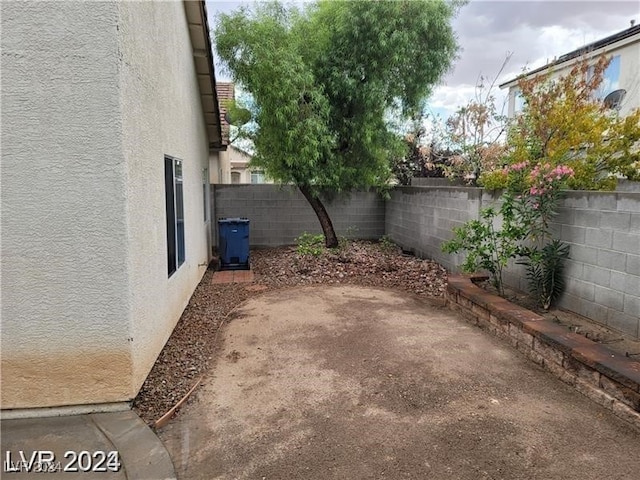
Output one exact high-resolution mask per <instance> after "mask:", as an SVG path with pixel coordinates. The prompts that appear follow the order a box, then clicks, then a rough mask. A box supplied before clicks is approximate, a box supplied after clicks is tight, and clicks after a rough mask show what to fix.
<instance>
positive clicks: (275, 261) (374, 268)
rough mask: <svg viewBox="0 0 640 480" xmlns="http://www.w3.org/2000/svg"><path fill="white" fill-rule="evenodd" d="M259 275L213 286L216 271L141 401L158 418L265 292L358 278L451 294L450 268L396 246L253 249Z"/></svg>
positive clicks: (138, 406) (137, 404) (138, 408)
mask: <svg viewBox="0 0 640 480" xmlns="http://www.w3.org/2000/svg"><path fill="white" fill-rule="evenodd" d="M251 268H252V270H253V272H254V274H255V281H254V282H253V283H252V284H251V283H247V284H243V283H240V284H238V283H235V284H213V283H212V277H213V274H214V273H215V272H214V270H212V269H210V270H208V271H207V272H206V273H205V275H204V277H203V279H202V281H201V282H200V285H198V287H197V288H196V291H195V292H194V294H193V296H192V297H191V300H190V301H189V305H188V306H187V308H186V309H185V311H184V313H183V314H182V317H181V318H180V321H179V322H178V324H177V325H176V328H175V329H174V331H173V333H172V335H171V337H170V338H169V340H168V341H167V343H166V345H165V347H164V348H163V350H162V352H161V353H160V356H159V357H158V359H157V360H156V363H155V364H154V366H153V368H152V369H151V372H150V373H149V376H148V377H147V379H146V381H145V382H144V384H143V385H142V388H141V390H140V392H139V393H138V396H137V397H136V398H135V400H134V403H133V409H134V410H135V412H136V413H137V414H138V415H139V416H140V417H141V418H142V419H143V420H145V421H146V422H147V423H149V424H152V423H153V422H154V421H155V420H157V419H158V418H160V417H161V416H162V415H163V414H164V413H165V412H167V411H168V410H169V409H170V408H171V407H173V406H174V405H175V404H176V403H177V402H178V401H179V400H180V399H181V398H182V397H183V396H184V395H185V394H186V393H187V392H188V391H189V389H190V388H191V387H192V386H193V385H194V383H195V382H196V381H197V379H198V378H200V377H201V376H202V375H203V374H204V373H206V371H207V370H208V368H209V366H210V365H211V364H212V361H213V359H214V357H215V355H216V340H217V333H218V331H219V329H220V327H221V326H222V324H223V323H224V322H225V321H227V320H230V319H231V314H232V312H233V310H234V308H235V307H237V306H238V305H240V304H241V303H242V302H244V301H245V300H247V299H249V298H251V297H253V296H256V295H260V294H262V293H264V292H268V291H272V290H276V289H280V288H286V287H294V286H301V285H313V284H354V285H362V286H371V287H386V288H396V289H401V290H405V291H407V292H410V293H412V294H416V295H419V296H424V297H443V296H444V292H445V290H446V284H447V272H446V270H445V269H444V268H443V267H442V266H440V265H439V264H437V263H435V262H433V261H430V260H422V259H419V258H415V257H413V256H410V255H405V254H403V253H402V251H401V250H400V249H399V248H396V247H393V246H389V245H388V244H384V243H382V244H378V243H374V242H364V241H347V242H344V243H343V245H342V247H341V248H340V249H337V250H335V251H330V250H327V251H325V252H324V253H322V254H321V255H320V256H317V257H314V256H311V255H305V256H302V255H299V254H298V253H297V252H296V248H295V247H281V248H273V249H261V250H254V251H252V252H251Z"/></svg>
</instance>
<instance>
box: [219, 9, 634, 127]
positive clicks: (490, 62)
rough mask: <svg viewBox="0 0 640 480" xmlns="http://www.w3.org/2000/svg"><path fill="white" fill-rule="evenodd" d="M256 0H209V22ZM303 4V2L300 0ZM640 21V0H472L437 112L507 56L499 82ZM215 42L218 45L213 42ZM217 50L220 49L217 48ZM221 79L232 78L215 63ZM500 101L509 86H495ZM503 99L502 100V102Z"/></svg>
mask: <svg viewBox="0 0 640 480" xmlns="http://www.w3.org/2000/svg"><path fill="white" fill-rule="evenodd" d="M251 3H252V2H251V1H248V0H244V1H225V0H208V1H207V10H208V13H209V17H210V25H211V27H212V28H214V25H215V21H214V17H215V15H216V14H217V13H219V12H225V13H228V12H232V11H234V10H237V9H238V8H239V7H240V6H241V5H250V4H251ZM294 3H297V4H298V5H300V4H302V3H304V1H303V0H298V1H296V2H294ZM632 19H633V20H635V21H636V23H640V1H638V0H622V1H616V0H612V1H608V0H581V1H575V0H574V1H571V0H570V1H561V0H542V1H526V0H509V1H495V0H491V1H488V0H472V1H471V2H470V3H469V4H468V5H466V6H464V7H463V8H462V9H461V10H460V12H459V14H458V16H457V17H456V18H455V19H454V21H453V29H454V31H455V32H456V35H457V37H458V43H459V44H460V47H461V50H460V53H459V58H458V59H457V60H456V62H455V65H454V67H453V69H452V70H451V71H450V72H449V73H448V74H447V75H446V76H445V77H444V78H443V79H442V81H441V84H440V85H438V86H437V87H436V88H435V89H434V92H433V95H432V96H431V98H430V100H429V105H430V109H431V111H432V113H436V114H439V115H440V116H442V117H443V118H446V117H448V116H449V115H450V114H451V113H453V112H454V111H455V110H456V109H457V107H459V106H461V105H464V104H465V103H466V102H467V101H468V100H469V99H471V98H473V96H474V94H475V91H476V88H475V86H476V84H477V83H478V79H479V77H480V75H482V76H484V77H485V78H489V79H490V80H493V79H494V78H495V77H496V75H497V74H498V71H499V70H500V67H501V65H502V63H503V62H504V60H505V57H506V56H507V55H508V54H511V58H510V60H509V62H508V64H507V65H506V68H505V69H504V70H503V73H502V74H501V75H500V77H499V78H498V79H497V84H500V83H503V82H505V81H507V80H511V79H512V78H514V77H515V76H517V75H518V74H520V73H521V72H522V71H523V68H525V67H526V68H528V69H533V68H537V67H539V66H542V65H545V64H546V63H547V61H552V60H553V59H554V58H555V57H558V56H560V55H562V54H564V53H567V52H570V51H572V50H575V49H576V48H579V47H581V46H583V45H585V44H588V43H591V42H593V41H596V40H599V39H601V38H603V37H606V36H608V35H611V34H613V33H616V32H619V31H621V30H624V29H626V28H629V26H630V21H631V20H632ZM214 48H215V47H214ZM214 55H215V52H214ZM216 74H217V77H218V79H219V80H223V81H224V80H227V81H228V80H230V77H229V76H228V75H227V74H225V72H223V71H222V68H221V66H218V65H216ZM496 98H497V99H498V103H499V104H501V103H502V101H503V99H504V98H506V92H505V91H500V90H498V89H497V88H496ZM500 106H501V105H498V107H500Z"/></svg>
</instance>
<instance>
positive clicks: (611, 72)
mask: <svg viewBox="0 0 640 480" xmlns="http://www.w3.org/2000/svg"><path fill="white" fill-rule="evenodd" d="M587 76H588V78H591V77H592V76H593V67H589V70H588V72H587ZM619 88H620V55H616V56H614V57H612V58H611V62H610V63H609V65H608V66H607V68H606V70H605V71H604V72H603V73H602V83H601V84H600V87H598V90H597V91H596V92H595V93H594V96H595V97H596V98H597V99H598V100H602V99H604V97H606V96H607V95H609V94H610V93H611V92H613V91H614V90H618V89H619Z"/></svg>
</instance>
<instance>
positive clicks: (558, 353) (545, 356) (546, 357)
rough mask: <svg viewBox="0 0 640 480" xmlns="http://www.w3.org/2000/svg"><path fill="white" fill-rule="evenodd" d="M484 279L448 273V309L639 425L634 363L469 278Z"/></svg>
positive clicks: (638, 366)
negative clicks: (485, 288) (484, 288)
mask: <svg viewBox="0 0 640 480" xmlns="http://www.w3.org/2000/svg"><path fill="white" fill-rule="evenodd" d="M486 278H487V277H486V276H485V275H451V276H449V278H448V285H447V292H446V299H447V306H448V307H449V309H451V310H453V311H456V312H458V313H460V314H461V316H462V317H463V318H465V319H466V320H467V321H468V322H470V323H472V324H474V325H477V326H478V327H480V328H482V329H483V330H486V331H488V332H490V333H492V334H493V335H495V336H497V337H500V338H502V339H504V340H506V341H508V342H509V343H510V344H511V345H512V346H513V347H514V348H516V349H517V350H519V351H520V352H521V353H522V354H523V355H524V356H525V357H527V358H529V359H530V360H531V361H533V362H534V363H536V364H538V365H539V366H541V367H542V368H544V369H545V370H547V371H549V372H551V373H552V374H554V375H555V376H556V377H558V378H559V379H560V380H562V381H563V382H565V383H567V384H569V385H571V386H573V387H574V388H575V389H576V390H578V391H579V392H580V393H582V394H583V395H586V396H587V397H589V398H590V399H591V400H593V401H595V402H596V403H598V404H599V405H601V406H603V407H605V408H607V409H608V410H610V411H611V412H613V413H614V414H615V415H616V416H618V417H619V418H621V419H623V420H625V421H627V422H629V423H630V424H631V425H633V426H634V427H635V428H637V429H638V430H640V362H638V361H635V360H633V359H631V358H627V357H625V356H622V355H621V354H619V353H618V352H615V351H613V350H611V349H609V348H607V347H605V346H604V345H601V344H598V343H596V342H593V341H592V340H589V339H588V338H585V337H584V336H582V335H578V334H575V333H572V332H570V331H568V330H567V329H565V328H564V327H562V326H560V325H558V324H556V323H554V322H551V321H549V320H545V319H544V318H543V317H541V316H540V315H537V314H535V313H534V312H531V311H530V310H527V309H525V308H522V307H520V306H518V305H515V304H513V303H511V302H509V301H508V300H506V299H504V298H502V297H499V296H497V295H493V294H491V293H489V292H487V291H485V290H483V289H482V288H480V287H478V286H476V285H475V284H474V283H473V282H474V281H479V280H484V279H486Z"/></svg>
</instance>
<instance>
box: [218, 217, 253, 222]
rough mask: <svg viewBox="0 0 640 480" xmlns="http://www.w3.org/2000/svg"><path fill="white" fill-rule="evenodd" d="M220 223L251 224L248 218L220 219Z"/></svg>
mask: <svg viewBox="0 0 640 480" xmlns="http://www.w3.org/2000/svg"><path fill="white" fill-rule="evenodd" d="M218 223H219V224H220V223H249V219H248V218H246V217H235V218H220V219H218Z"/></svg>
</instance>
